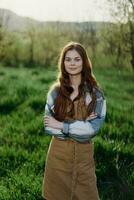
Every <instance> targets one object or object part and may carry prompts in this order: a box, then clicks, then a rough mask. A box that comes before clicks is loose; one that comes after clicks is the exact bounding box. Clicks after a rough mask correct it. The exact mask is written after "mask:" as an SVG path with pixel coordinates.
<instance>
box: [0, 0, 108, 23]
mask: <svg viewBox="0 0 134 200" xmlns="http://www.w3.org/2000/svg"><path fill="white" fill-rule="evenodd" d="M0 8H7V9H10V10H12V11H14V12H15V13H16V14H19V15H22V16H27V17H32V18H34V19H37V20H41V21H57V20H60V21H109V20H110V16H109V12H108V4H107V0H0Z"/></svg>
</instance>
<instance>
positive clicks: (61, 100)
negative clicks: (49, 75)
mask: <svg viewBox="0 0 134 200" xmlns="http://www.w3.org/2000/svg"><path fill="white" fill-rule="evenodd" d="M69 50H76V51H77V52H78V53H79V55H80V56H81V58H82V61H83V68H82V72H81V84H80V85H79V88H78V89H79V94H78V96H77V97H76V98H75V100H76V99H79V98H80V97H81V96H82V95H83V91H84V88H85V84H86V87H87V88H88V91H89V92H90V94H91V96H92V101H91V102H90V104H89V105H88V107H87V116H88V115H90V113H91V112H92V111H93V110H94V108H95V104H96V95H95V93H94V91H93V88H99V86H98V84H97V81H96V79H95V76H94V75H93V72H92V65H91V61H90V59H89V58H88V55H87V53H86V50H85V49H84V47H83V46H82V45H81V44H80V43H77V42H69V43H68V44H67V45H66V46H65V47H64V48H63V50H62V51H61V54H60V58H59V63H58V67H59V75H58V81H57V88H56V89H57V92H58V95H57V98H56V99H55V103H54V117H55V118H56V119H57V120H59V121H63V120H64V119H65V117H66V115H69V116H70V117H71V116H73V115H74V103H73V101H72V100H71V99H70V98H69V97H70V94H71V93H72V92H73V88H72V87H71V86H70V85H69V83H70V79H69V74H68V73H67V72H66V70H65V66H64V59H65V55H66V53H67V52H68V51H69ZM68 103H69V104H70V105H71V109H70V112H69V113H67V105H68ZM87 116H85V117H84V118H85V119H86V117H87Z"/></svg>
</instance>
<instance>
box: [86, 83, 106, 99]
mask: <svg viewBox="0 0 134 200" xmlns="http://www.w3.org/2000/svg"><path fill="white" fill-rule="evenodd" d="M84 91H85V92H86V93H89V94H91V91H90V89H89V88H88V86H87V85H85V88H84ZM92 92H93V93H94V94H95V95H96V97H97V98H100V97H103V98H104V92H103V90H102V88H101V87H99V86H94V87H93V89H92Z"/></svg>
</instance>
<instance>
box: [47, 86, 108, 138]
mask: <svg viewBox="0 0 134 200" xmlns="http://www.w3.org/2000/svg"><path fill="white" fill-rule="evenodd" d="M85 89H86V88H85ZM94 90H95V93H96V97H97V99H96V100H97V102H96V107H95V113H96V114H97V115H96V116H95V117H94V118H91V119H90V118H89V119H88V118H87V120H85V121H84V120H71V121H67V120H65V121H64V122H63V130H60V129H55V128H51V127H47V126H45V127H44V128H45V133H46V134H49V135H52V136H56V137H58V138H61V139H67V138H72V139H75V140H77V141H79V142H85V141H87V140H90V139H91V138H92V137H94V136H95V135H96V134H97V133H98V132H99V130H100V128H101V127H102V125H103V122H104V120H105V116H106V99H105V97H104V95H103V93H102V91H100V90H98V89H95V88H94ZM56 96H57V91H56V90H55V89H53V90H52V91H50V92H49V93H48V95H47V101H46V105H45V116H53V112H54V111H53V108H54V100H55V98H56ZM91 100H92V99H91V95H90V93H89V91H88V90H87V92H86V95H85V102H86V104H87V105H88V104H89V103H90V101H91Z"/></svg>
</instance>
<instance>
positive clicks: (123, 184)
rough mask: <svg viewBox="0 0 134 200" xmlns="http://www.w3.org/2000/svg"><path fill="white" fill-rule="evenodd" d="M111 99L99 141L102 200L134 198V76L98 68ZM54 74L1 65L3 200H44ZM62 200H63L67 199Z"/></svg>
mask: <svg viewBox="0 0 134 200" xmlns="http://www.w3.org/2000/svg"><path fill="white" fill-rule="evenodd" d="M94 74H95V76H96V77H97V80H98V81H99V83H100V84H101V86H102V88H103V90H104V94H105V97H106V100H107V116H106V121H105V124H104V126H103V127H102V129H101V130H100V132H99V134H98V136H96V137H95V138H94V139H93V140H94V142H95V162H96V175H97V180H98V188H99V193H100V197H101V200H117V199H118V200H133V199H134V145H133V144H134V76H133V74H132V72H129V71H123V70H119V69H115V68H95V70H94ZM55 78H56V70H54V69H50V70H49V71H48V69H41V68H36V69H26V68H20V69H16V68H4V67H0V200H41V199H42V198H41V187H42V180H43V173H44V166H45V159H46V153H47V150H48V146H49V142H50V139H51V137H50V136H46V135H45V134H44V130H43V114H44V106H45V100H46V94H47V91H48V88H49V86H50V85H51V83H52V82H53V81H54V80H55ZM63 200H64V199H63Z"/></svg>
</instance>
